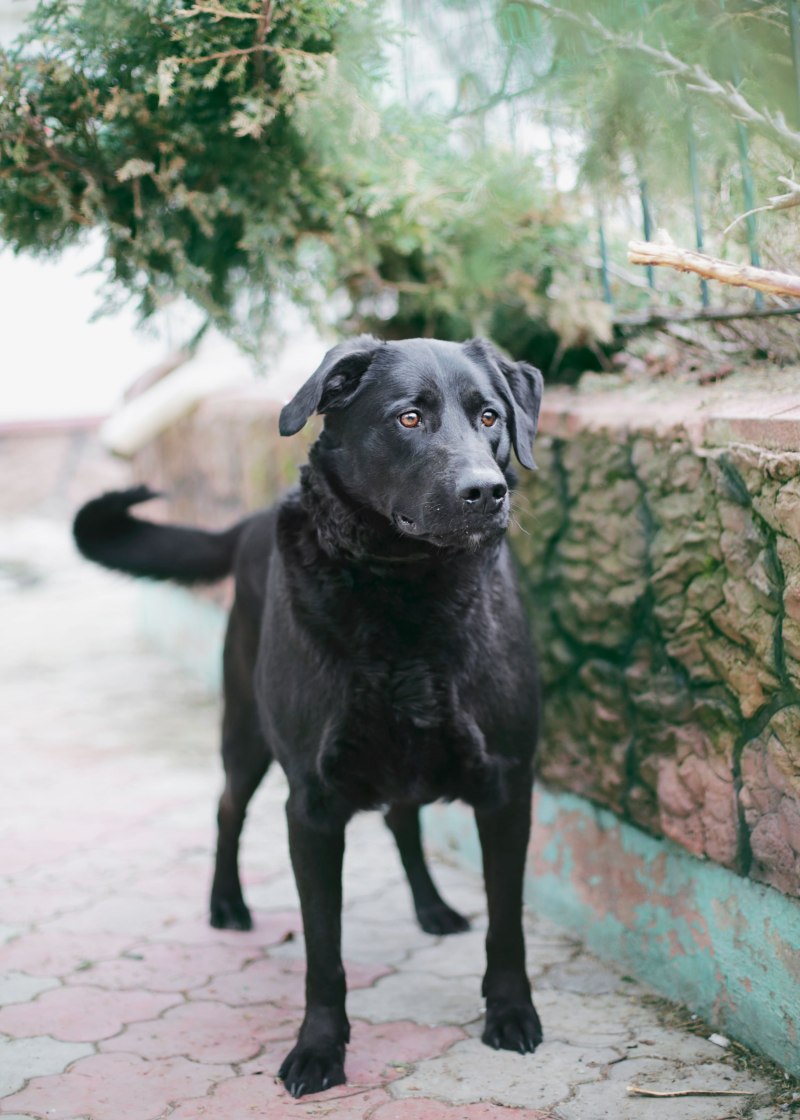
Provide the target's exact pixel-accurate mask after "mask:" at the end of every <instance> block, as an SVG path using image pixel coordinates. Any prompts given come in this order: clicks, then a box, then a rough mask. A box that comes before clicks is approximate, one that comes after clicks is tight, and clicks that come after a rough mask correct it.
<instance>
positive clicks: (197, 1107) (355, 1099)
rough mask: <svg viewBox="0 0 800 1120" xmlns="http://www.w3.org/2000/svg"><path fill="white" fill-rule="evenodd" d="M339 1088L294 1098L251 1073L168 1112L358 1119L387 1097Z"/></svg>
mask: <svg viewBox="0 0 800 1120" xmlns="http://www.w3.org/2000/svg"><path fill="white" fill-rule="evenodd" d="M342 1088H343V1090H344V1093H340V1092H339V1091H337V1090H335V1089H334V1090H331V1091H330V1092H328V1093H320V1094H318V1095H316V1096H313V1097H302V1098H301V1099H300V1100H299V1101H296V1100H293V1099H292V1097H290V1096H289V1094H288V1093H287V1092H286V1090H285V1089H284V1087H283V1084H282V1083H281V1082H280V1081H278V1080H277V1078H274V1077H259V1076H257V1075H256V1074H251V1075H250V1076H246V1077H237V1078H235V1079H233V1080H231V1081H222V1082H221V1083H220V1084H219V1085H217V1086H216V1088H215V1089H214V1090H213V1092H212V1093H210V1094H209V1096H208V1097H205V1098H204V1099H203V1100H193V1101H187V1102H186V1103H185V1104H181V1105H180V1106H179V1107H178V1108H176V1110H175V1111H174V1112H172V1113H170V1120H245V1118H247V1117H259V1120H266V1118H267V1117H269V1120H299V1118H300V1117H311V1118H312V1120H322V1118H323V1117H326V1118H327V1117H330V1120H361V1118H362V1117H366V1116H368V1115H371V1114H372V1110H373V1109H374V1108H375V1107H376V1106H377V1105H382V1104H386V1103H387V1102H388V1101H389V1097H388V1095H387V1094H386V1092H385V1091H384V1090H383V1089H371V1090H366V1091H363V1092H359V1091H358V1090H354V1089H353V1088H352V1086H351V1087H349V1088H348V1086H346V1085H345V1086H343V1087H342ZM503 1111H505V1110H503ZM454 1120H455V1118H454ZM476 1120H477V1118H476Z"/></svg>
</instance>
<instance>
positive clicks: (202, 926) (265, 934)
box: [157, 910, 303, 948]
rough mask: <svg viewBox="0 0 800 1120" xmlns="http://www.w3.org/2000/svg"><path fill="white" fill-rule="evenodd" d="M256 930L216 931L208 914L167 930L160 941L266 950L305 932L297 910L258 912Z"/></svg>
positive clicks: (255, 912)
mask: <svg viewBox="0 0 800 1120" xmlns="http://www.w3.org/2000/svg"><path fill="white" fill-rule="evenodd" d="M253 923H254V928H253V929H251V930H249V931H248V932H247V933H242V932H241V930H235V929H212V928H211V926H210V925H209V924H208V919H207V918H206V917H205V914H204V915H203V917H202V918H186V919H181V920H180V921H177V922H174V923H173V924H171V925H169V926H165V928H164V929H163V930H161V932H160V933H159V934H158V935H157V939H158V940H159V941H178V942H180V943H181V944H184V945H247V946H249V947H251V948H253V947H262V948H263V947H264V946H268V945H279V944H280V943H281V942H282V941H288V940H290V939H291V938H293V937H297V936H298V934H302V932H303V923H302V921H301V919H300V913H299V911H297V910H254V911H253Z"/></svg>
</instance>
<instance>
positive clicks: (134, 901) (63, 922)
mask: <svg viewBox="0 0 800 1120" xmlns="http://www.w3.org/2000/svg"><path fill="white" fill-rule="evenodd" d="M200 907H201V903H200V900H199V899H198V905H197V915H196V920H197V921H199V920H200V915H201V913H202V911H201V909H200ZM185 913H186V906H185V905H183V904H181V903H175V902H172V901H169V900H167V899H158V898H144V897H139V896H137V895H135V894H127V893H126V894H119V895H112V896H111V897H110V898H104V899H101V900H100V901H99V902H95V903H93V904H92V905H90V906H87V907H85V908H84V909H82V910H79V911H77V912H76V913H74V914H64V915H63V916H62V917H60V918H56V919H55V920H54V921H52V922H49V923H48V924H47V927H46V928H47V929H57V930H64V931H65V932H67V933H89V934H92V935H94V933H95V931H96V930H100V931H102V932H104V933H127V934H128V935H129V937H130V938H135V937H158V936H159V935H160V934H162V933H163V932H164V931H165V930H168V929H169V927H170V926H172V925H174V924H175V923H176V922H177V921H178V920H179V919H181V918H184V917H185Z"/></svg>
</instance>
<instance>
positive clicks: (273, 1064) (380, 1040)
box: [242, 1020, 467, 1095]
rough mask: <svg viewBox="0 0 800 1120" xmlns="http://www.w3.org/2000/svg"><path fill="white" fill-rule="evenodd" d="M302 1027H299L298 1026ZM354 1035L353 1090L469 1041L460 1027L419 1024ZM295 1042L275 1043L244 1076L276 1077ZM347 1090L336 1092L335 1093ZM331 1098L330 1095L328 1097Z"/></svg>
mask: <svg viewBox="0 0 800 1120" xmlns="http://www.w3.org/2000/svg"><path fill="white" fill-rule="evenodd" d="M298 1025H299V1023H298ZM351 1028H352V1035H351V1039H350V1045H349V1046H348V1047H347V1056H346V1057H345V1063H344V1068H345V1073H346V1074H347V1083H348V1085H349V1086H350V1089H351V1090H352V1089H355V1088H357V1087H361V1088H370V1087H372V1088H375V1087H378V1086H380V1085H381V1084H383V1083H386V1082H388V1081H393V1080H394V1079H395V1078H397V1077H401V1076H403V1074H404V1073H406V1071H407V1070H406V1067H408V1066H410V1065H413V1064H414V1063H415V1062H420V1061H423V1060H424V1059H426V1058H436V1057H439V1055H440V1054H443V1053H444V1052H445V1051H446V1050H448V1049H449V1048H450V1047H451V1046H452V1045H453V1044H454V1043H456V1042H460V1041H461V1040H462V1039H463V1038H466V1037H467V1036H466V1035H465V1033H464V1031H462V1030H460V1029H459V1028H458V1027H421V1026H419V1025H418V1024H417V1023H409V1022H395V1023H381V1024H379V1025H378V1026H375V1025H373V1024H372V1023H362V1022H360V1021H358V1020H356V1021H353V1022H352V1023H351ZM293 1041H294V1039H293V1038H292V1039H291V1042H290V1043H289V1044H288V1045H287V1042H286V1040H285V1039H284V1040H283V1041H282V1042H280V1043H278V1042H272V1043H270V1044H269V1045H267V1046H266V1047H265V1050H264V1052H263V1053H262V1054H259V1056H258V1057H257V1058H255V1059H254V1060H253V1061H250V1062H247V1063H246V1064H244V1065H243V1066H242V1072H243V1073H261V1074H263V1075H265V1076H268V1077H271V1076H274V1075H275V1073H276V1072H277V1070H279V1069H280V1066H281V1062H282V1061H283V1059H284V1058H285V1057H286V1055H287V1053H288V1052H289V1050H290V1049H291V1044H292V1043H293ZM344 1091H345V1089H344V1088H342V1089H336V1090H332V1091H331V1092H333V1093H339V1092H344ZM328 1095H330V1094H328Z"/></svg>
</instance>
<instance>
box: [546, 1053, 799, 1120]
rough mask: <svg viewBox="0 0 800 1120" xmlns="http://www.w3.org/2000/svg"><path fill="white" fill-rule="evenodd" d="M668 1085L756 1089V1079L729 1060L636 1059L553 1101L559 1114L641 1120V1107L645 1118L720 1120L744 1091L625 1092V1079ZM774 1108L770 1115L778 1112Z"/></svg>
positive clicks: (574, 1119) (736, 1111)
mask: <svg viewBox="0 0 800 1120" xmlns="http://www.w3.org/2000/svg"><path fill="white" fill-rule="evenodd" d="M631 1084H635V1085H639V1086H641V1087H642V1088H648V1089H654V1090H666V1091H674V1090H680V1089H744V1090H750V1091H755V1092H758V1091H759V1090H761V1089H763V1085H762V1084H761V1083H759V1082H756V1081H753V1080H751V1079H750V1078H749V1077H747V1076H746V1075H743V1074H739V1073H737V1072H736V1071H735V1070H733V1069H732V1068H731V1067H730V1066H723V1065H720V1064H718V1063H713V1062H709V1063H707V1064H704V1065H701V1066H699V1067H688V1066H684V1065H681V1064H679V1063H677V1062H667V1061H657V1060H654V1059H641V1060H631V1061H624V1062H620V1063H619V1064H618V1065H615V1066H612V1067H611V1069H610V1071H609V1079H608V1080H607V1081H600V1082H595V1083H594V1084H589V1085H582V1086H580V1087H579V1088H578V1089H577V1090H576V1092H575V1095H574V1097H573V1098H572V1099H571V1100H569V1101H568V1102H566V1103H565V1104H562V1105H560V1106H559V1109H558V1116H559V1118H561V1120H586V1117H591V1118H592V1120H641V1117H642V1116H643V1114H644V1113H645V1111H646V1114H647V1118H648V1120H664V1118H668V1120H677V1118H678V1117H680V1120H721V1117H724V1116H738V1115H740V1114H741V1109H742V1106H743V1105H744V1104H745V1103H746V1101H747V1099H748V1098H747V1097H726V1096H719V1097H713V1096H712V1097H678V1098H675V1097H673V1098H669V1097H666V1098H660V1099H659V1098H653V1097H647V1098H645V1097H637V1096H632V1095H631V1094H629V1093H628V1091H627V1087H628V1085H631ZM779 1115H780V1113H779V1112H777V1111H776V1112H775V1117H777V1116H779Z"/></svg>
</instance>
